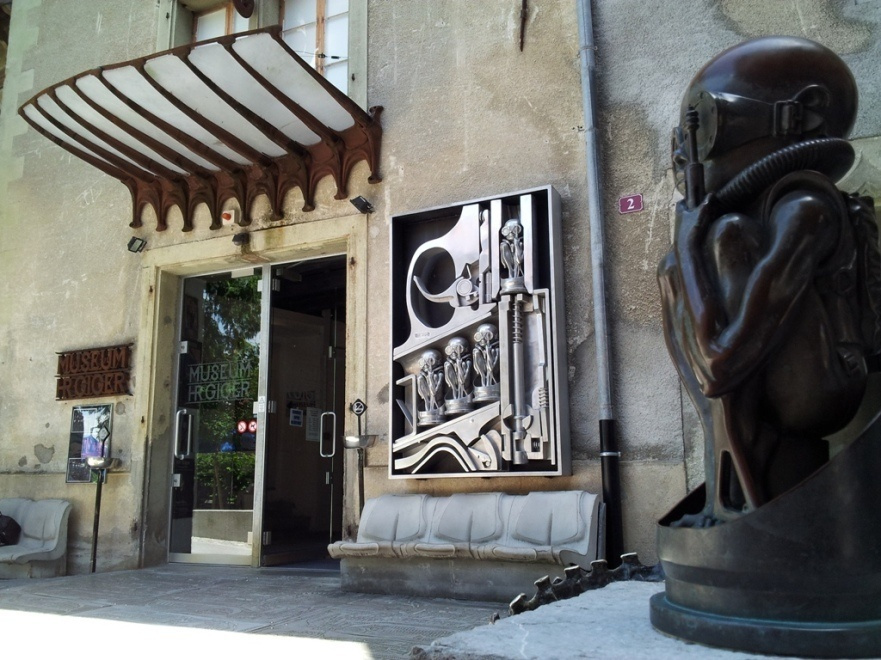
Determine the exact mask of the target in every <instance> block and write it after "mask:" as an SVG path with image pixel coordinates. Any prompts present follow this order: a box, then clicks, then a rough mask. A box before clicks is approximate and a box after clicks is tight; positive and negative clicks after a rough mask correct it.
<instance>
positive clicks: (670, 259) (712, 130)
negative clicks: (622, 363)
mask: <svg viewBox="0 0 881 660" xmlns="http://www.w3.org/2000/svg"><path fill="white" fill-rule="evenodd" d="M793 61H795V62H798V67H794V66H792V63H793ZM856 106H857V91H856V84H855V82H854V80H853V76H852V75H851V74H850V71H849V70H848V68H847V66H846V65H845V64H844V62H842V61H841V60H840V59H839V58H838V57H837V56H836V55H834V54H833V53H831V51H828V50H826V49H825V48H823V47H821V46H819V45H818V44H814V43H813V42H808V41H806V40H801V39H793V38H780V37H776V38H765V39H757V40H753V41H750V42H747V43H745V44H741V45H740V46H737V47H735V48H733V49H730V50H729V51H726V53H724V54H722V55H720V56H719V57H717V58H716V59H714V60H713V61H712V62H711V63H710V64H708V65H707V66H705V67H704V68H703V69H702V70H701V72H700V73H699V74H698V75H697V76H696V77H695V79H694V80H693V81H692V84H691V86H690V87H689V90H688V92H687V94H686V97H685V99H684V101H683V110H682V126H681V128H679V129H677V131H676V135H675V137H674V150H673V161H674V169H675V171H676V172H677V174H678V175H681V176H679V181H680V182H681V184H682V186H683V192H685V193H686V199H685V200H683V201H682V202H680V203H679V205H678V206H677V209H676V235H675V244H674V246H673V249H672V250H671V251H670V253H669V254H668V255H667V256H666V257H665V259H664V260H663V261H662V262H661V265H660V267H659V273H658V277H659V283H660V286H661V295H662V299H663V303H664V324H665V334H666V338H667V343H668V347H669V350H670V352H671V355H672V356H673V357H674V360H675V362H676V365H677V368H678V369H679V373H680V375H681V377H682V379H683V381H684V383H685V385H686V387H687V389H688V391H689V394H690V396H691V397H692V399H693V401H694V403H695V405H696V406H697V408H698V410H699V413H700V414H701V416H702V421H703V424H704V427H705V429H706V433H707V445H708V449H707V454H706V464H707V489H708V498H707V499H708V502H707V505H706V507H705V509H704V510H703V511H702V513H701V516H700V517H699V518H690V519H686V520H684V521H683V524H697V525H708V524H715V523H717V522H719V521H724V520H729V519H731V518H732V517H735V516H738V515H741V514H743V513H745V512H749V511H752V510H754V509H756V508H757V507H759V506H761V505H762V504H764V503H765V502H767V501H769V500H770V499H772V498H774V497H776V496H777V495H779V494H781V493H783V492H785V491H786V490H788V489H789V488H791V487H792V486H794V485H795V484H797V483H799V482H800V481H801V480H803V479H804V478H805V477H807V476H808V475H810V474H811V473H813V472H814V471H815V470H816V469H817V468H819V467H820V466H821V465H823V464H824V463H825V462H826V461H827V460H828V449H827V447H826V442H825V441H824V440H823V438H824V437H825V436H827V435H828V434H830V433H833V432H835V431H838V430H840V429H841V428H842V427H844V426H845V425H846V424H847V423H848V422H849V421H850V419H851V418H852V417H853V415H854V413H855V411H856V408H857V406H858V405H859V403H860V401H861V398H862V395H863V392H864V390H865V386H866V376H867V367H866V357H867V356H870V355H873V354H875V353H877V352H878V351H879V349H881V331H879V318H881V279H879V272H878V267H879V263H881V257H879V254H878V229H877V226H876V224H875V218H874V211H873V206H872V202H871V200H868V199H864V198H859V197H857V196H855V195H843V194H842V193H840V192H839V191H838V190H837V188H836V187H835V181H836V180H837V179H838V178H840V177H841V176H842V175H843V174H845V173H846V172H847V170H848V169H849V168H850V166H851V164H852V162H853V150H852V148H851V147H850V145H849V143H848V142H846V141H845V140H844V139H843V138H845V137H846V136H847V134H848V133H849V131H850V128H851V126H852V124H853V122H854V119H855V117H856ZM689 148H690V149H692V150H693V151H694V152H695V153H696V156H697V158H696V159H695V160H693V158H694V154H692V158H689V156H688V153H687V150H688V149H689ZM701 169H702V170H703V177H701V176H700V171H701ZM687 178H690V179H691V180H690V181H687V182H686V179H687ZM701 179H704V180H705V186H706V191H707V193H708V194H704V192H703V190H701V188H702V187H703V185H704V182H703V181H701ZM732 181H734V184H732ZM686 188H687V189H686ZM818 383H822V386H820V385H818ZM710 445H712V448H710Z"/></svg>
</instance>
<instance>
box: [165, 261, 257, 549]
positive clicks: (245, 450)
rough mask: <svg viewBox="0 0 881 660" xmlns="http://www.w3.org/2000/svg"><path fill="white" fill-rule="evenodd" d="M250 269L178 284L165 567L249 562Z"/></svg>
mask: <svg viewBox="0 0 881 660" xmlns="http://www.w3.org/2000/svg"><path fill="white" fill-rule="evenodd" d="M250 272H253V273H254V274H250ZM259 273H260V269H256V270H255V271H249V274H247V275H246V276H244V277H238V276H237V277H234V276H233V274H231V273H222V274H218V275H210V276H204V277H192V278H188V279H186V280H184V283H183V307H182V314H181V328H180V347H179V349H180V350H179V364H178V382H177V410H176V412H175V441H174V458H173V468H172V469H173V477H172V485H173V487H172V506H171V509H172V511H171V530H170V545H169V551H170V556H169V559H171V560H172V561H210V562H222V563H240V564H250V563H251V554H252V545H253V539H252V528H253V508H254V476H255V475H254V466H255V450H256V438H257V432H258V429H257V416H256V415H255V414H254V402H255V401H256V400H257V397H258V394H257V388H258V373H259V355H260V306H261V293H260V287H259V282H260V278H261V276H260V274H259ZM238 274H239V273H235V275H238Z"/></svg>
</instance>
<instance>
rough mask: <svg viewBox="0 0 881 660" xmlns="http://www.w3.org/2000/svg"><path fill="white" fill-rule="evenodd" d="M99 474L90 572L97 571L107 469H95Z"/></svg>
mask: <svg viewBox="0 0 881 660" xmlns="http://www.w3.org/2000/svg"><path fill="white" fill-rule="evenodd" d="M93 473H94V474H97V475H98V486H97V487H96V488H95V521H94V522H93V523H92V559H91V561H90V562H89V572H90V573H94V572H95V556H96V555H97V552H98V521H99V520H101V485H102V484H103V483H104V475H105V474H107V472H106V471H105V470H93Z"/></svg>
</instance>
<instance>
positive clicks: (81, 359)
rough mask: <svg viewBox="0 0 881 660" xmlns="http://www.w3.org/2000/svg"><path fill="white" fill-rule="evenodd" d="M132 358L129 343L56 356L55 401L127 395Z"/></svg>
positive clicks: (68, 352)
mask: <svg viewBox="0 0 881 660" xmlns="http://www.w3.org/2000/svg"><path fill="white" fill-rule="evenodd" d="M131 355H132V347H131V344H127V345H124V346H108V347H105V348H87V349H84V350H81V351H67V352H65V353H59V354H58V374H57V378H58V381H57V383H56V388H55V399H56V400H58V401H66V400H68V399H91V398H94V397H103V396H114V395H120V394H122V395H127V394H130V392H129V372H130V371H131Z"/></svg>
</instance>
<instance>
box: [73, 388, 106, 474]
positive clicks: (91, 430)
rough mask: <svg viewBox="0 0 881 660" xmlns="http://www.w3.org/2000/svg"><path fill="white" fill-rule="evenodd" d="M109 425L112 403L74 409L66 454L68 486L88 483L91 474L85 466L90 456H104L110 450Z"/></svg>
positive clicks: (75, 407)
mask: <svg viewBox="0 0 881 660" xmlns="http://www.w3.org/2000/svg"><path fill="white" fill-rule="evenodd" d="M112 421H113V404H112V403H101V404H96V405H92V406H74V407H73V410H72V411H71V415H70V444H69V445H68V450H67V478H66V482H67V483H69V484H81V483H86V484H87V483H89V482H91V480H92V471H91V469H89V466H88V465H87V464H86V459H87V458H89V457H90V456H103V455H104V451H105V447H106V448H109V447H110V433H111V424H112Z"/></svg>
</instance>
